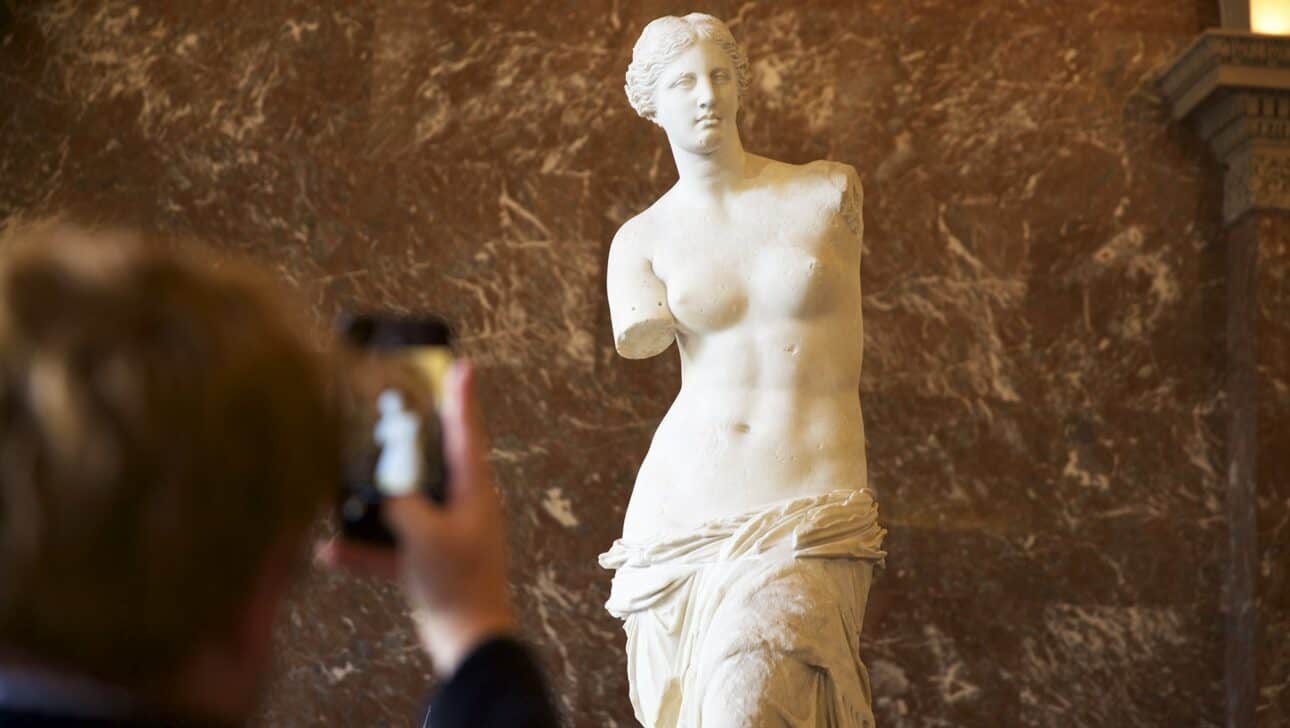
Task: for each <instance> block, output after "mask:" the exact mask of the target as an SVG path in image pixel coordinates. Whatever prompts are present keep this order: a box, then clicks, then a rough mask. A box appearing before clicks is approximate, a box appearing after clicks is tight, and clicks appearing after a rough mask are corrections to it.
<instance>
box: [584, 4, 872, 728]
mask: <svg viewBox="0 0 1290 728" xmlns="http://www.w3.org/2000/svg"><path fill="white" fill-rule="evenodd" d="M748 87H749V68H748V61H747V59H746V58H745V57H744V55H743V52H742V51H741V50H740V49H739V47H738V46H737V45H736V44H735V41H734V38H733V37H732V36H731V33H730V31H729V29H728V28H727V27H726V26H725V25H724V24H723V23H722V22H721V21H719V20H717V19H716V18H713V17H711V16H708V15H702V14H697V13H696V14H691V15H687V16H685V17H664V18H659V19H657V20H654V21H653V22H651V23H650V24H649V25H647V26H646V27H645V30H644V31H643V32H642V33H641V36H640V39H639V40H638V41H637V43H636V47H635V49H634V51H633V54H632V62H631V65H630V67H629V68H628V70H627V95H628V98H629V99H630V101H631V104H632V106H633V108H635V109H636V111H637V112H638V113H639V114H640V115H641V116H643V117H645V118H646V119H649V120H651V121H653V122H654V123H656V124H658V125H659V126H660V127H662V128H663V131H665V132H666V134H667V140H668V143H669V144H670V145H671V148H672V156H673V158H674V159H675V161H676V167H677V171H678V172H679V180H678V181H677V183H676V185H675V186H673V187H672V188H671V189H670V190H668V191H667V192H666V193H665V194H664V195H663V196H662V197H660V198H659V199H658V200H657V201H655V202H654V204H653V205H651V206H650V207H649V208H648V209H646V210H645V211H643V212H641V213H640V214H639V215H637V216H636V217H634V218H632V219H630V220H628V221H627V222H626V223H625V224H624V225H623V226H622V228H621V229H619V231H618V233H617V235H616V236H615V237H614V241H613V245H612V248H611V250H610V253H609V273H608V292H609V307H610V312H611V316H612V320H613V329H614V339H615V344H616V346H617V349H618V351H619V353H621V354H622V355H623V356H625V357H629V358H643V357H651V356H655V355H658V354H661V353H663V352H665V351H666V350H667V349H668V348H669V347H670V346H671V345H672V343H673V342H676V345H677V349H678V351H679V353H680V356H681V364H682V368H681V372H682V382H681V389H680V392H679V393H678V394H677V396H676V400H675V402H674V403H673V404H672V407H671V409H670V410H669V411H668V413H667V416H666V417H664V418H663V421H662V423H661V424H660V425H659V427H658V430H657V432H656V433H655V435H654V440H653V443H652V444H651V446H650V449H649V452H648V454H647V455H646V456H645V459H644V462H643V463H642V464H641V468H640V472H639V475H638V477H637V480H636V487H635V490H634V491H633V493H632V497H631V502H630V504H629V505H628V508H627V515H626V521H625V523H624V524H623V536H622V538H621V539H619V540H617V541H616V542H614V544H613V546H612V548H610V550H609V551H608V552H607V553H605V554H602V555H601V557H600V561H601V564H602V565H603V566H605V567H606V568H610V569H614V570H615V575H614V579H613V589H612V592H611V596H610V599H609V602H608V604H607V608H608V609H609V611H610V612H611V613H612V614H614V615H615V616H617V617H619V618H621V619H622V620H624V623H625V629H626V632H627V653H628V654H627V665H628V677H629V680H630V683H631V700H632V705H633V707H634V708H635V711H636V716H637V718H638V719H639V720H640V721H641V723H642V724H644V725H645V726H650V727H651V728H671V727H673V726H682V727H684V728H712V727H714V726H741V727H748V726H856V727H859V726H872V725H873V715H872V711H871V709H870V703H871V696H870V690H869V679H868V675H867V673H866V671H865V668H864V665H863V664H862V663H861V662H860V644H859V640H860V626H861V623H862V621H863V619H864V610H865V603H866V600H867V598H868V592H869V585H870V581H871V578H872V575H873V568H874V566H875V564H876V563H877V562H879V561H880V560H881V559H882V558H883V556H884V554H883V552H882V551H881V545H882V537H883V535H884V531H883V529H882V528H881V527H880V526H879V525H878V522H877V505H876V504H875V502H874V500H873V497H872V496H871V494H870V492H869V491H868V490H866V484H867V475H866V465H865V439H864V421H863V419H862V418H861V414H860V398H859V384H860V364H861V358H862V354H863V333H862V321H861V315H860V247H861V237H862V235H863V220H862V216H861V204H862V199H863V193H862V190H861V187H860V180H859V178H858V176H857V175H856V172H855V170H854V169H853V168H852V167H850V166H849V165H846V164H840V163H837V162H828V161H819V162H812V163H810V164H806V165H800V166H799V165H792V164H786V163H783V162H777V161H774V160H771V159H767V158H765V157H759V156H757V155H755V154H751V153H749V152H746V151H745V150H744V147H743V143H742V142H741V140H740V138H739V128H738V126H737V123H736V122H737V120H738V114H739V105H740V102H741V101H742V100H743V98H744V96H745V94H746V93H748Z"/></svg>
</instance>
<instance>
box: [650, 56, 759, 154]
mask: <svg viewBox="0 0 1290 728" xmlns="http://www.w3.org/2000/svg"><path fill="white" fill-rule="evenodd" d="M654 105H655V108H656V109H657V111H655V116H654V120H655V121H657V122H658V124H659V126H662V127H663V130H664V131H666V132H667V138H668V139H669V140H671V142H672V144H673V145H675V146H679V147H681V148H682V149H685V150H686V151H689V152H693V153H696V154H711V153H712V152H714V151H716V150H717V149H718V148H720V147H721V144H722V142H723V141H724V140H725V139H728V138H730V136H731V135H734V134H738V133H739V132H738V129H737V127H736V126H735V116H736V115H737V114H738V113H739V90H738V87H737V85H736V83H735V69H734V64H732V63H731V62H730V57H729V56H727V55H726V53H725V51H723V50H721V47H720V46H718V45H717V44H716V43H713V42H712V41H710V40H707V39H701V40H699V41H698V42H697V43H695V44H694V45H692V46H690V47H689V48H687V49H685V51H684V52H682V53H681V55H679V56H677V58H676V60H674V61H672V62H671V63H670V64H668V66H667V68H665V69H664V70H663V74H662V76H660V78H659V80H658V86H657V87H656V89H655V91H654Z"/></svg>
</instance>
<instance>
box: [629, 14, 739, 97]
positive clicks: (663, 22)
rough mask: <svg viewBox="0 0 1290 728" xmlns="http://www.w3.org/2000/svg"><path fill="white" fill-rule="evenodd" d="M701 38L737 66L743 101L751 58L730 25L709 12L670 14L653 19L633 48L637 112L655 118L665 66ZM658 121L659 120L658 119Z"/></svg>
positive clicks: (631, 85) (631, 93)
mask: <svg viewBox="0 0 1290 728" xmlns="http://www.w3.org/2000/svg"><path fill="white" fill-rule="evenodd" d="M700 39H706V40H710V41H712V42H713V43H716V44H717V46H718V47H719V48H721V50H723V51H725V53H726V55H727V56H729V57H730V62H731V63H732V64H733V65H734V67H735V87H736V88H737V89H738V92H739V99H740V100H741V101H742V100H743V98H744V94H745V93H746V92H747V91H748V86H749V84H750V83H751V82H752V72H751V70H750V69H749V67H748V57H747V56H746V55H744V52H743V50H742V49H740V48H739V44H738V43H736V42H735V37H734V35H732V34H731V33H730V28H728V27H726V24H725V23H723V22H721V21H720V20H719V19H717V18H714V17H712V16H711V15H707V14H706V13H690V14H689V15H686V16H684V17H677V16H675V15H667V16H664V17H662V18H656V19H655V20H652V21H650V23H649V24H648V25H646V26H645V29H644V30H642V31H641V35H640V38H638V39H637V40H636V46H635V47H634V48H632V62H631V64H630V65H629V66H627V85H626V86H625V89H626V91H627V100H628V101H630V102H631V105H632V108H633V109H635V110H636V113H637V114H640V115H641V116H643V117H645V118H646V119H649V120H650V121H654V114H655V112H656V111H657V109H656V107H655V105H654V87H655V86H656V85H657V84H658V79H659V77H660V76H661V75H663V69H665V68H667V66H668V64H670V63H671V62H672V61H674V60H676V57H677V56H679V55H681V53H682V52H684V51H685V50H686V49H687V48H689V47H690V46H692V45H694V44H695V43H696V42H698V41H699V40H700ZM655 123H657V122H655Z"/></svg>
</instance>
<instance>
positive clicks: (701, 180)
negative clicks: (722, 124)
mask: <svg viewBox="0 0 1290 728" xmlns="http://www.w3.org/2000/svg"><path fill="white" fill-rule="evenodd" d="M672 158H673V159H674V160H675V161H676V171H677V176H678V178H679V179H678V180H677V183H676V186H677V188H678V189H679V190H680V191H682V192H683V193H684V194H686V195H692V194H693V195H703V196H705V197H719V196H720V195H721V193H722V192H724V191H725V190H728V189H730V188H732V187H735V186H737V185H738V184H740V182H742V180H743V178H744V162H745V159H746V158H747V153H746V152H744V146H743V143H742V142H741V141H740V140H739V136H738V135H737V134H735V135H731V137H730V138H727V139H726V140H725V141H724V143H723V144H722V145H721V146H720V147H718V148H717V149H716V150H714V151H712V152H710V153H708V154H700V153H696V152H691V151H688V150H686V149H681V148H679V147H677V146H676V145H672Z"/></svg>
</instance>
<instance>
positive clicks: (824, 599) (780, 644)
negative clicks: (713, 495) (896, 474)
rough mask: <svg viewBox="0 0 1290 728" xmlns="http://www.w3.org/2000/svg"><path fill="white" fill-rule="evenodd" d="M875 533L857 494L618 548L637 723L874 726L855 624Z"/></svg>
mask: <svg viewBox="0 0 1290 728" xmlns="http://www.w3.org/2000/svg"><path fill="white" fill-rule="evenodd" d="M885 534H886V531H885V530H884V529H883V528H882V527H881V526H879V525H878V505H877V503H875V502H874V499H873V496H872V494H871V493H870V492H869V491H867V490H838V491H832V492H829V493H825V494H823V495H817V496H808V497H802V498H794V499H791V500H786V501H782V502H780V503H775V504H772V505H770V506H768V507H765V508H762V509H759V510H756V511H752V512H748V513H744V514H741V515H737V516H732V517H728V518H722V519H719V520H715V521H710V522H708V523H705V524H703V525H702V526H700V527H699V528H697V529H695V530H694V532H692V533H689V534H685V535H681V536H671V537H668V538H664V539H660V540H657V541H653V542H649V543H628V542H626V541H624V540H622V539H619V540H618V541H615V542H614V544H613V546H612V547H611V548H610V549H609V551H607V552H606V553H604V554H601V556H600V565H601V566H603V567H605V568H607V569H615V570H616V572H617V573H616V574H615V575H614V580H613V587H612V589H611V592H610V596H609V602H608V603H607V604H606V605H605V607H606V609H608V610H609V612H610V613H611V614H613V615H614V616H615V617H618V618H619V619H622V620H623V621H624V629H625V630H626V632H627V672H628V680H629V682H630V684H631V701H632V707H633V708H634V709H635V711H636V719H637V720H639V721H640V722H641V723H642V724H643V725H644V726H646V727H647V728H719V727H723V726H741V727H743V728H761V727H763V726H765V727H768V728H769V727H770V726H792V727H793V728H799V727H800V728H820V727H825V726H827V727H829V728H834V727H836V728H844V727H845V728H852V727H855V728H860V727H865V728H869V727H871V726H873V713H872V710H871V707H870V704H871V694H870V688H869V675H868V671H867V670H866V669H865V667H864V664H863V663H862V662H861V661H860V626H861V624H862V622H863V620H864V610H865V603H866V602H867V600H868V596H869V585H870V582H871V580H872V576H873V568H874V566H875V565H876V564H878V563H880V562H881V561H882V559H883V558H884V557H885V556H886V554H885V553H884V552H883V551H881V550H880V549H881V546H882V538H883V536H884V535H885Z"/></svg>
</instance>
